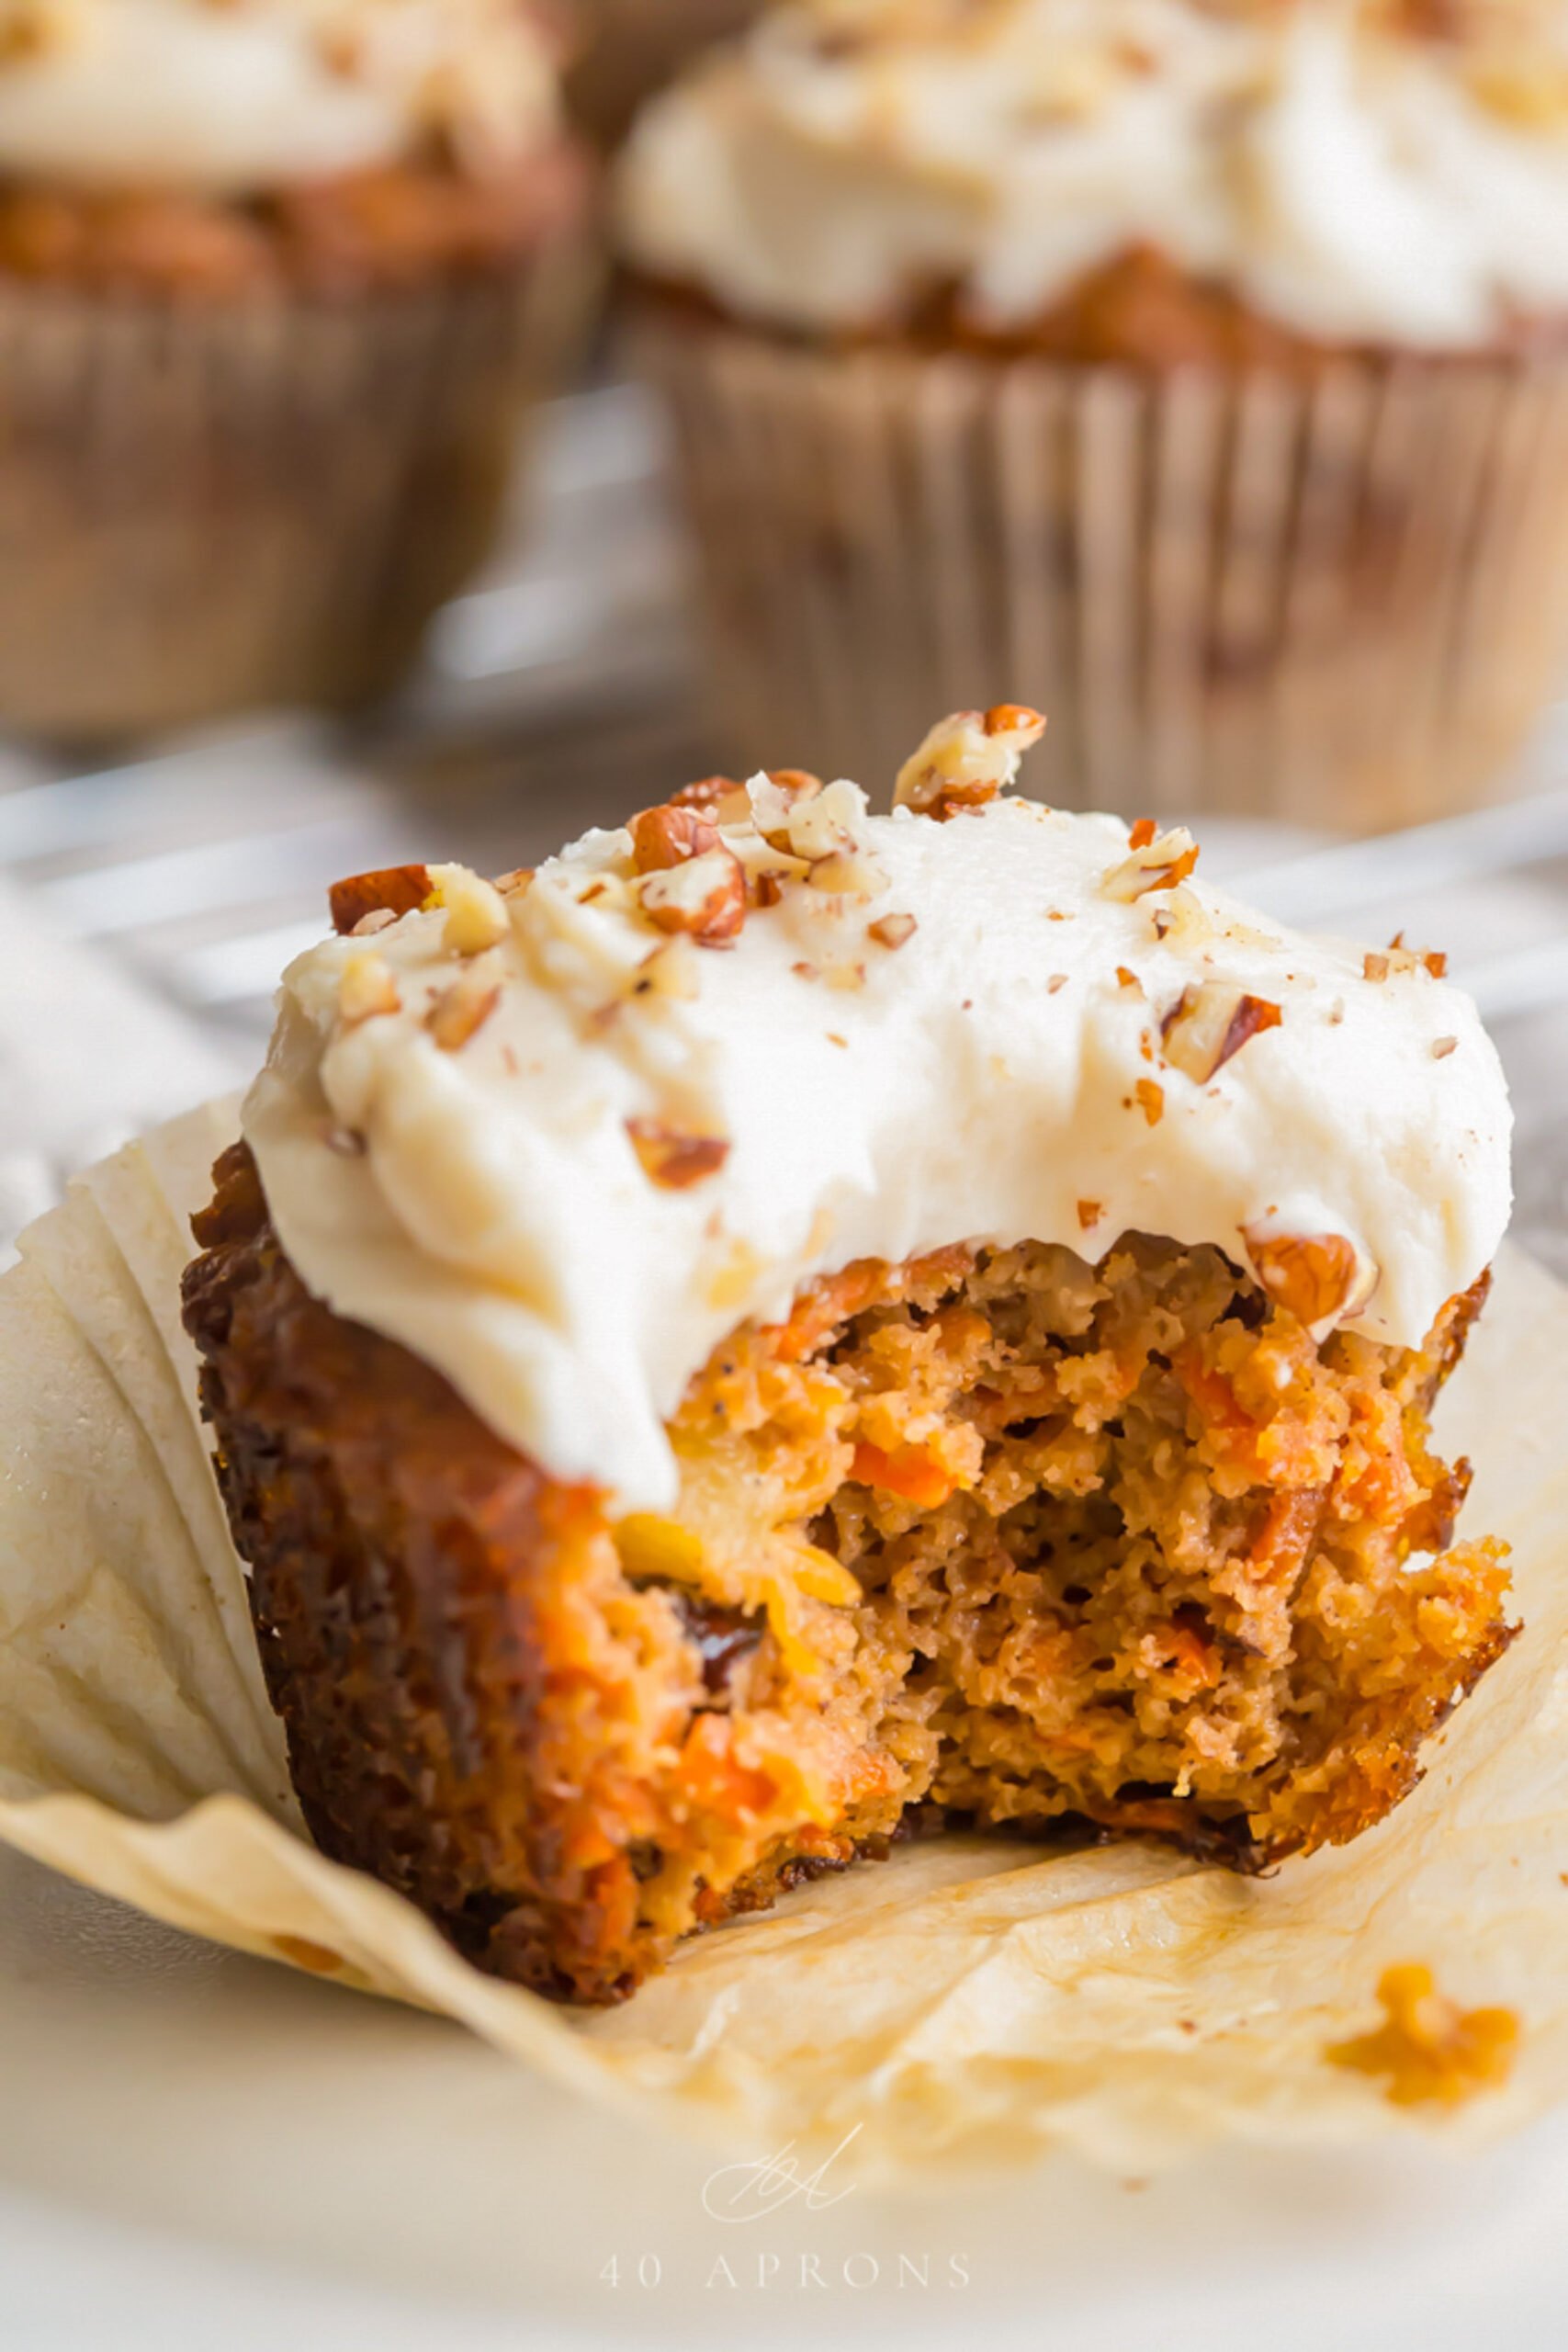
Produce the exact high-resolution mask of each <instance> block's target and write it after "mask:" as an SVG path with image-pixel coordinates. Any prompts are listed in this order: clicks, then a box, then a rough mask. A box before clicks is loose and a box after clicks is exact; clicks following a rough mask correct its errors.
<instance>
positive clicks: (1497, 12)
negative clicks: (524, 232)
mask: <svg viewBox="0 0 1568 2352" xmlns="http://www.w3.org/2000/svg"><path fill="white" fill-rule="evenodd" d="M1439 21H1440V22H1441V23H1442V24H1444V25H1446V26H1447V27H1448V28H1449V29H1448V31H1447V33H1446V35H1445V36H1444V37H1441V38H1439V37H1438V35H1437V33H1436V32H1434V30H1433V27H1434V26H1435V25H1437V24H1438V22H1439ZM622 192H623V206H622V214H623V221H624V229H625V237H626V244H627V248H628V250H629V252H630V254H631V255H632V258H633V259H634V260H635V261H636V262H637V264H638V265H639V266H642V267H644V268H646V269H648V270H649V271H650V272H652V273H654V274H656V275H658V276H660V277H669V278H673V279H677V280H681V281H682V282H686V283H690V284H693V285H694V286H697V287H699V288H702V289H704V290H705V291H706V292H707V293H709V294H711V295H713V296H714V297H715V298H716V299H717V300H719V301H720V302H721V303H723V304H724V305H725V306H726V307H728V308H729V309H731V310H733V311H736V312H737V313H738V314H739V315H741V316H745V317H750V318H755V319H758V320H761V321H762V322H770V323H777V324H782V325H784V326H788V327H794V328H805V329H807V330H831V329H842V328H855V327H859V328H874V327H877V326H881V325H885V324H889V323H894V324H896V323H897V322H898V321H899V320H900V319H901V318H903V317H904V316H905V315H906V314H907V313H908V311H909V309H910V308H911V307H912V306H913V305H915V304H917V303H918V302H919V300H921V298H922V297H923V296H925V295H926V294H927V293H929V292H930V291H931V289H932V288H942V287H947V286H956V287H957V288H958V289H959V295H960V300H961V307H962V309H963V311H964V315H965V316H966V317H967V318H968V320H969V321H970V322H972V323H973V324H974V325H975V326H976V327H977V328H979V329H982V330H990V331H993V332H1005V331H1008V330H1017V329H1024V328H1027V327H1028V325H1029V323H1030V322H1031V321H1032V320H1033V319H1035V318H1037V317H1039V316H1041V315H1043V313H1044V312H1046V311H1049V310H1050V309H1051V307H1052V306H1053V305H1054V304H1055V302H1056V301H1057V300H1059V299H1060V298H1061V297H1062V296H1063V295H1065V294H1066V292H1067V291H1068V290H1069V289H1070V288H1071V287H1072V286H1073V285H1074V284H1075V282H1076V281H1077V280H1078V279H1079V278H1081V277H1084V276H1086V275H1087V274H1089V272H1091V271H1092V270H1094V269H1096V268H1098V267H1100V266H1102V265H1104V264H1107V263H1109V262H1111V261H1112V260H1114V259H1115V258H1117V257H1118V255H1120V254H1122V253H1124V252H1126V251H1128V250H1130V249H1132V248H1134V247H1138V246H1145V245H1154V246H1156V247H1158V248H1159V249H1161V250H1162V251H1164V252H1166V253H1167V254H1169V256H1170V257H1171V258H1172V259H1173V260H1175V261H1176V262H1177V263H1179V265H1180V266H1183V267H1185V268H1188V269H1190V270H1191V271H1192V272H1193V273H1194V274H1196V275H1198V276H1200V277H1212V278H1216V279H1218V280H1220V281H1222V282H1224V284H1226V285H1227V286H1229V287H1230V288H1232V289H1233V290H1234V291H1235V292H1236V293H1238V294H1239V295H1240V296H1241V297H1242V298H1243V299H1244V300H1247V302H1249V303H1250V304H1252V305H1253V306H1255V307H1256V308H1257V309H1258V310H1259V311H1262V312H1263V313H1264V314H1266V315H1268V316H1269V317H1272V318H1275V319H1278V320H1279V321H1280V322H1283V323H1284V324H1285V325H1287V326H1289V327H1291V328H1292V329H1294V330H1295V331H1297V332H1299V333H1302V334H1307V335H1309V336H1314V337H1317V338H1321V339H1324V340H1327V341H1349V342H1357V343H1359V342H1372V343H1390V344H1394V345H1406V344H1407V345H1412V346H1415V347H1446V348H1462V347H1466V346H1470V345H1477V344H1483V343H1485V342H1487V341H1488V340H1490V339H1492V338H1493V337H1495V335H1497V334H1499V333H1502V332H1506V331H1507V330H1508V329H1509V328H1510V327H1511V326H1513V325H1514V324H1515V323H1517V322H1518V321H1519V320H1520V319H1521V318H1524V319H1534V318H1537V317H1539V316H1540V315H1543V314H1544V315H1547V316H1551V317H1555V316H1556V315H1557V314H1559V313H1561V312H1562V311H1563V310H1564V309H1568V12H1564V11H1563V10H1562V8H1560V7H1556V6H1541V5H1537V0H1515V4H1514V5H1513V6H1503V7H1498V6H1490V7H1487V6H1481V5H1479V0H1470V5H1469V6H1466V5H1463V0H1460V5H1456V6H1452V7H1445V8H1444V9H1443V10H1441V11H1432V10H1428V9H1425V8H1422V7H1420V6H1416V5H1414V0H1379V4H1378V5H1372V0H1361V4H1360V5H1355V0H1294V5H1284V0H1229V5H1225V0H1219V5H1209V0H978V5H974V0H970V5H967V6H954V5H953V0H815V5H808V6H799V5H797V6H794V7H792V8H788V9H784V10H781V11H778V12H775V13H773V15H771V16H769V17H764V18H763V19H762V21H761V23H760V24H759V25H758V27H757V28H755V29H754V30H753V32H752V33H751V35H750V38H749V39H748V40H746V41H745V42H744V43H743V44H742V45H740V46H739V47H737V48H736V49H734V50H733V51H729V52H728V53H727V54H725V55H723V56H721V57H720V58H718V59H717V60H716V61H715V62H711V63H709V64H708V65H706V66H705V67H704V68H702V69H700V70H699V71H698V72H697V73H696V74H694V75H693V76H691V77H690V78H688V80H687V81H686V82H685V83H684V84H683V85H681V86H680V87H678V88H677V89H675V90H674V91H672V92H671V93H669V94H668V95H667V96H665V97H664V98H662V99H660V100H659V101H657V102H656V103H655V104H654V106H653V107H652V108H651V109H650V111H649V114H648V115H647V116H646V117H645V119H644V120H643V122H642V124H641V126H640V128H639V130H638V132H637V136H636V138H635V140H634V142H633V145H632V148H631V150H630V153H629V155H628V158H627V161H626V169H625V174H624V178H623V190H622Z"/></svg>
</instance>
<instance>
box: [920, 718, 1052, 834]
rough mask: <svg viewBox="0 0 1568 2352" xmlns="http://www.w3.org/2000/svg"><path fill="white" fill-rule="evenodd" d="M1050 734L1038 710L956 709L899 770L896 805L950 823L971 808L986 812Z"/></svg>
mask: <svg viewBox="0 0 1568 2352" xmlns="http://www.w3.org/2000/svg"><path fill="white" fill-rule="evenodd" d="M1044 732H1045V721H1044V719H1043V718H1042V717H1041V715H1040V713H1039V712H1038V711H1037V710H1031V709H1029V708H1028V707H1027V706H1026V705H1025V704H1023V703H1011V702H1004V703H997V704H995V705H994V706H993V707H992V708H991V709H989V710H985V711H981V710H956V711H954V712H953V714H952V715H951V717H949V718H942V719H939V720H938V722H937V724H936V725H935V726H934V727H933V728H932V729H931V732H930V734H929V735H928V736H927V737H926V739H925V741H924V742H923V743H922V744H921V745H920V747H919V751H918V752H915V753H914V754H913V756H912V757H911V758H909V759H908V760H906V761H905V763H904V765H903V766H902V767H901V768H900V770H899V771H898V781H897V785H896V786H894V792H893V805H894V807H895V808H897V809H915V810H917V811H918V812H919V815H921V816H922V817H932V818H934V819H935V820H936V821H937V823H938V824H944V823H945V822H946V821H947V820H948V819H949V818H950V817H956V816H958V815H959V814H960V813H961V812H962V811H963V810H964V809H980V808H983V807H984V806H985V805H986V803H987V801H990V800H994V799H995V798H996V797H997V795H998V792H1001V791H1002V790H1004V789H1005V787H1006V786H1009V785H1010V784H1011V783H1012V782H1013V781H1014V779H1015V778H1016V776H1017V775H1018V770H1019V763H1020V762H1021V759H1022V757H1023V754H1024V752H1027V751H1028V750H1029V749H1030V747H1031V745H1032V744H1034V743H1038V742H1039V741H1040V738H1041V737H1042V735H1043V734H1044Z"/></svg>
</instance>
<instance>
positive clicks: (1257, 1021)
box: [1160, 980, 1283, 1086]
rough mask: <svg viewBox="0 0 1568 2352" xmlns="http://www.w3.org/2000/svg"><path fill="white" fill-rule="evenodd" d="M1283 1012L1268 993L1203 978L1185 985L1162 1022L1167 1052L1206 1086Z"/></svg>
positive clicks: (1273, 1026)
mask: <svg viewBox="0 0 1568 2352" xmlns="http://www.w3.org/2000/svg"><path fill="white" fill-rule="evenodd" d="M1282 1018H1283V1015H1282V1014H1281V1012H1280V1008H1279V1006H1278V1005H1277V1004H1271V1003H1270V1002H1269V999H1268V998H1267V997H1262V996H1248V995H1247V993H1246V992H1245V991H1244V990H1243V989H1237V988H1233V987H1232V986H1231V985H1230V984H1229V983H1228V982H1226V981H1224V980H1203V981H1201V982H1200V983H1199V984H1197V985H1196V986H1195V987H1192V988H1188V989H1183V990H1182V992H1181V995H1180V997H1179V999H1178V1001H1177V1002H1176V1004H1175V1005H1174V1006H1173V1007H1172V1008H1171V1010H1170V1012H1168V1013H1167V1014H1166V1016H1165V1019H1164V1020H1163V1021H1162V1022H1161V1023H1160V1035H1161V1037H1162V1038H1163V1039H1164V1041H1165V1057H1166V1060H1167V1061H1168V1062H1169V1064H1170V1065H1171V1067H1172V1069H1179V1070H1181V1071H1184V1072H1185V1074H1186V1075H1187V1077H1189V1078H1190V1079H1191V1080H1192V1081H1193V1082H1194V1084H1195V1085H1198V1086H1206V1085H1207V1084H1208V1082H1209V1080H1210V1079H1212V1078H1213V1075H1214V1072H1215V1071H1216V1070H1219V1069H1224V1066H1225V1064H1226V1062H1228V1061H1229V1060H1230V1058H1231V1057H1232V1055H1233V1054H1239V1053H1240V1051H1241V1049H1242V1047H1243V1046H1245V1045H1246V1044H1247V1040H1248V1039H1249V1038H1252V1037H1256V1036H1258V1035H1259V1034H1260V1033H1261V1032H1262V1031H1263V1030H1265V1029H1278V1027H1279V1026H1280V1021H1281V1019H1282Z"/></svg>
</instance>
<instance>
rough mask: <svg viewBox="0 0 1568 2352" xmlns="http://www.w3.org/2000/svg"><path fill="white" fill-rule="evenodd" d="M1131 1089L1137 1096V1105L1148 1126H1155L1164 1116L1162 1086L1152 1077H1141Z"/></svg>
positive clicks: (1163, 1091) (1163, 1090)
mask: <svg viewBox="0 0 1568 2352" xmlns="http://www.w3.org/2000/svg"><path fill="white" fill-rule="evenodd" d="M1133 1091H1134V1094H1135V1095H1136V1096H1137V1099H1138V1107H1139V1109H1140V1110H1141V1111H1142V1112H1143V1114H1144V1116H1145V1119H1146V1120H1147V1121H1148V1123H1149V1125H1150V1126H1151V1127H1157V1126H1158V1125H1159V1123H1160V1121H1161V1120H1162V1119H1163V1118H1164V1116H1165V1089H1164V1087H1163V1086H1160V1085H1157V1084H1156V1081H1155V1080H1153V1079H1152V1078H1141V1079H1139V1080H1138V1082H1137V1084H1136V1086H1134V1089H1133Z"/></svg>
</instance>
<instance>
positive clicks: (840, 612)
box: [634, 305, 1568, 830]
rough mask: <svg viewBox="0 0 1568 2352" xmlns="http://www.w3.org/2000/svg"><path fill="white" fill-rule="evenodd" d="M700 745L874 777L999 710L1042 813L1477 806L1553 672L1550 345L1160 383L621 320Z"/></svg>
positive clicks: (1356, 820) (1563, 538) (1369, 818)
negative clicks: (669, 544) (720, 743)
mask: <svg viewBox="0 0 1568 2352" xmlns="http://www.w3.org/2000/svg"><path fill="white" fill-rule="evenodd" d="M634 344H635V349H636V351H637V356H638V357H639V358H640V361H641V363H642V365H643V366H644V368H646V369H647V371H648V372H649V374H650V375H651V376H652V378H653V379H654V380H655V381H656V382H657V383H658V384H659V385H660V387H661V389H662V390H663V391H664V392H665V394H666V395H667V397H668V400H669V401H670V403H671V409H672V413H673V416H674V420H675V424H676V430H677V438H678V446H679V450H680V458H681V469H682V476H683V481H684V485H685V489H686V492H687V497H688V503H689V507H690V511H691V515H692V518H693V522H694V529H695V537H696V544H697V553H698V559H699V570H700V574H701V580H702V586H703V591H704V600H705V609H706V616H707V621H708V625H709V633H710V638H711V647H712V671H713V678H714V684H715V689H716V696H717V699H718V702H719V705H720V712H719V716H720V723H721V725H722V726H723V728H724V730H725V742H724V749H725V752H726V753H727V755H728V756H729V757H730V758H731V759H732V760H733V762H734V763H735V764H736V765H737V767H738V768H739V771H740V772H742V773H744V772H745V771H746V770H747V769H748V768H749V767H751V766H754V765H756V764H758V763H761V761H762V760H763V759H764V758H768V757H771V758H773V759H777V758H778V757H779V756H780V751H779V747H780V746H781V745H783V746H784V751H785V752H786V753H787V756H788V757H789V759H790V760H791V761H792V762H795V763H798V764H800V765H803V766H806V767H808V768H817V769H827V770H829V771H830V772H831V773H833V774H835V775H837V774H850V775H854V776H855V777H856V778H857V779H858V780H860V781H862V782H863V783H865V784H866V785H868V786H870V787H871V788H872V789H873V790H876V789H877V788H878V787H879V786H881V785H882V784H883V783H884V782H886V780H887V779H889V778H890V777H891V776H892V775H894V774H895V773H896V771H897V766H898V764H899V763H900V762H901V761H902V760H903V759H904V758H906V757H907V756H908V752H910V751H911V750H912V748H913V747H914V745H915V744H916V743H917V742H919V740H920V738H921V736H922V734H923V733H924V730H925V728H926V726H927V724H928V723H929V720H930V715H931V711H932V710H933V709H939V708H948V707H953V708H967V707H976V706H978V707H986V706H987V705H989V704H991V703H996V702H1010V701H1024V702H1030V703H1033V704H1035V705H1036V706H1038V707H1040V708H1041V709H1043V710H1044V711H1046V712H1047V713H1048V715H1049V718H1050V722H1051V724H1050V732H1049V734H1048V736H1047V738H1046V742H1045V746H1044V748H1043V751H1042V752H1041V754H1040V755H1039V764H1038V766H1037V767H1036V768H1035V769H1034V771H1033V773H1034V775H1035V776H1036V780H1037V784H1038V786H1039V789H1040V791H1041V793H1042V796H1043V797H1044V798H1045V799H1047V800H1049V801H1053V802H1055V803H1056V804H1057V805H1058V806H1063V807H1084V806H1097V807H1098V806H1112V807H1115V806H1120V807H1122V808H1123V809H1131V810H1134V812H1141V811H1143V810H1145V809H1151V810H1155V811H1176V810H1180V811H1183V812H1190V811H1197V810H1201V809H1222V810H1226V811H1245V812H1247V814H1250V815H1274V816H1280V817H1286V818H1291V819H1294V820H1298V821H1302V822H1306V823H1311V824H1313V825H1317V826H1325V825H1327V826H1335V827H1346V828H1358V829H1367V830H1371V829H1376V828H1382V827H1385V826H1392V825H1396V824H1400V823H1404V822H1408V821H1410V820H1413V819H1416V818H1419V817H1425V816H1430V815H1436V814H1438V813H1440V812H1442V811H1444V810H1446V809H1454V808H1459V807H1462V806H1466V805H1469V804H1470V803H1472V802H1473V801H1474V800H1476V799H1477V798H1479V797H1483V796H1484V795H1485V794H1486V792H1487V791H1488V790H1489V789H1490V788H1492V787H1493V786H1495V783H1496V781H1497V780H1498V778H1499V775H1500V774H1501V772H1502V771H1503V770H1504V768H1505V767H1506V763H1507V761H1508V759H1509V758H1510V756H1511V755H1512V754H1513V753H1514V752H1516V751H1517V748H1518V747H1519V745H1520V743H1521V742H1522V741H1523V739H1524V737H1525V736H1526V734H1527V733H1528V731H1529V727H1530V725H1531V723H1532V721H1533V720H1534V719H1535V718H1537V717H1538V716H1539V714H1540V711H1541V709H1542V707H1544V705H1545V704H1546V702H1547V701H1548V700H1550V699H1551V696H1552V695H1554V694H1555V692H1556V691H1557V690H1558V689H1559V686H1560V684H1561V678H1562V667H1563V664H1564V662H1565V661H1568V362H1563V361H1556V360H1553V361H1546V360H1540V361H1535V362H1529V361H1506V360H1501V359H1498V360H1487V359H1476V360H1474V361H1447V360H1445V361H1442V362H1437V361H1423V360H1420V359H1405V358H1392V359H1389V360H1387V361H1378V360H1357V359H1346V360H1343V361H1340V362H1337V363H1335V364H1333V365H1330V366H1325V368H1323V369H1322V371H1321V372H1319V373H1316V374H1314V375H1312V376H1310V377H1309V376H1306V375H1303V376H1302V377H1300V378H1294V377H1291V376H1288V375H1280V374H1274V373H1270V372H1267V371H1265V370H1263V369H1261V368H1258V369H1255V370H1252V371H1244V372H1241V373H1239V374H1235V375H1229V376H1227V375H1222V374H1220V373H1219V372H1217V371H1213V370H1204V369H1197V368H1194V369H1190V370H1184V371H1183V370H1179V371H1177V372H1175V373H1173V374H1170V375H1168V376H1154V375H1141V374H1137V373H1134V372H1132V371H1129V370H1126V369H1121V368H1089V367H1081V368H1074V367H1070V366H1062V365H1057V364H1055V363H1054V362H1050V361H1047V360H1043V359H1030V358H1022V359H1016V360H1003V359H997V358H988V357H984V356H976V355H973V354H964V353H952V354H941V355H926V354H921V353H918V352H911V351H907V350H870V351H861V352H831V351H818V350H808V349H802V348H798V347H793V346H790V345H784V344H781V343H779V342H777V341H776V340H773V339H771V338H769V337H767V336H765V335H762V334H748V333H746V332H744V331H743V330H739V329H731V328H728V327H725V326H721V325H715V324H712V323H710V322H703V321H698V320H694V319H693V318H692V317H690V316H687V315H684V314H682V313H681V312H679V311H677V310H676V309H675V308H674V306H672V305H671V306H669V307H668V308H658V307H654V306H649V308H648V309H647V310H646V311H645V312H644V314H643V315H642V316H641V317H640V318H639V319H638V321H637V323H636V326H635V330H634Z"/></svg>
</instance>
